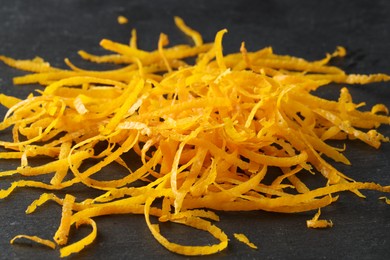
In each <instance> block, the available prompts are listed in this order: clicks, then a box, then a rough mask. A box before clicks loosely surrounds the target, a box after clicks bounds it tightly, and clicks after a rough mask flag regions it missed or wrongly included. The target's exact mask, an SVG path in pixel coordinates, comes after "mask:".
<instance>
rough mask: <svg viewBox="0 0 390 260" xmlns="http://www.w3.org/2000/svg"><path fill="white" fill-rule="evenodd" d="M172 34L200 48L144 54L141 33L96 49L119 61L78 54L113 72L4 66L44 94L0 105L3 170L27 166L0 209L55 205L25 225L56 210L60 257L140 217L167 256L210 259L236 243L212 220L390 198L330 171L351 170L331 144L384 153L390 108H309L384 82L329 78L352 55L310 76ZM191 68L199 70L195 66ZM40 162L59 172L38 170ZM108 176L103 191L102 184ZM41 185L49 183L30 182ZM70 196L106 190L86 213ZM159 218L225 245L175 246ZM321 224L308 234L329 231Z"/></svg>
mask: <svg viewBox="0 0 390 260" xmlns="http://www.w3.org/2000/svg"><path fill="white" fill-rule="evenodd" d="M175 22H176V25H177V26H178V27H179V28H180V29H181V30H182V31H183V33H185V34H186V35H188V36H189V37H191V38H192V39H193V42H194V45H193V46H192V45H188V44H182V45H176V46H173V47H169V46H168V37H167V35H165V34H161V35H160V40H159V41H158V44H157V45H156V50H154V51H145V50H142V49H139V48H138V47H137V39H136V31H135V30H133V31H132V33H131V35H132V38H131V40H130V43H129V44H121V43H118V42H114V41H111V40H108V39H104V40H102V41H101V43H100V44H101V46H102V47H103V48H104V49H106V50H107V51H110V52H112V53H113V54H107V55H101V56H98V55H93V54H90V53H87V52H85V51H80V52H79V54H80V56H81V57H82V58H84V59H86V60H89V61H91V62H95V63H114V64H121V65H122V66H121V67H119V68H117V69H112V70H102V71H95V70H86V69H81V68H78V67H76V66H75V65H74V64H72V63H71V62H70V60H68V59H66V60H65V62H66V64H67V65H68V66H69V69H61V68H55V67H52V66H51V65H50V64H49V63H48V62H46V61H44V60H43V59H41V58H34V59H32V60H15V59H12V58H9V57H5V56H0V60H2V61H3V62H4V63H6V64H7V65H9V66H12V67H15V68H17V69H21V70H26V71H29V72H31V73H30V74H27V75H24V76H18V77H15V78H14V83H15V84H35V83H38V84H41V85H43V86H44V89H43V90H40V91H38V92H36V93H32V94H30V95H29V96H28V97H27V98H26V99H24V100H21V99H18V98H14V97H10V96H7V95H4V94H2V95H0V102H1V104H3V105H4V106H6V107H7V108H8V109H9V110H8V112H7V113H6V115H5V118H4V120H3V121H2V122H1V123H0V129H1V130H6V129H11V132H12V140H11V141H6V140H4V141H0V145H1V146H2V147H3V148H5V149H3V151H2V152H1V153H0V158H3V159H15V158H16V159H20V161H21V165H20V166H19V167H17V168H16V169H14V170H8V171H4V172H1V173H0V176H1V177H5V176H7V177H8V178H10V176H14V177H13V178H16V180H15V181H14V182H13V183H12V184H11V186H10V187H9V188H8V189H4V190H0V198H5V197H7V196H9V195H10V194H11V193H12V192H13V191H14V190H15V189H17V188H21V187H35V188H38V189H41V190H47V191H50V193H44V194H42V196H41V197H40V198H38V199H37V200H36V201H34V202H32V204H31V205H30V207H29V208H28V209H27V213H32V212H34V211H35V209H36V208H37V207H39V206H42V204H44V203H45V202H46V201H49V200H51V201H55V202H56V203H58V204H59V205H62V207H63V210H62V218H61V223H60V225H59V228H58V230H57V232H56V233H55V234H53V241H55V243H56V244H57V246H58V247H60V252H61V256H67V255H69V254H72V253H75V252H78V251H80V250H82V249H83V248H84V247H85V246H87V245H89V244H90V243H92V242H93V241H94V240H95V238H96V234H97V226H96V223H95V221H94V220H93V219H94V217H97V216H101V215H110V214H125V213H128V214H143V215H144V216H145V220H146V224H147V226H148V228H149V229H150V231H151V233H152V235H153V236H154V237H155V238H156V239H157V240H158V242H160V243H161V244H162V245H163V246H164V247H166V248H167V249H169V250H171V251H173V252H176V253H179V254H184V255H207V254H213V253H216V252H219V251H221V250H224V249H225V248H226V247H227V245H228V236H227V235H226V234H225V233H224V232H223V231H222V230H221V229H220V228H218V227H217V226H216V225H215V222H216V221H218V220H219V218H218V216H217V215H216V214H215V213H214V212H212V211H210V210H225V211H249V210H265V211H273V212H288V213H293V212H302V211H310V210H318V209H319V208H323V207H325V206H327V205H329V204H331V203H332V202H334V201H336V200H337V196H336V193H338V192H341V191H353V192H354V193H356V194H357V195H358V196H361V197H363V194H361V192H360V190H362V189H371V190H377V191H380V192H384V193H388V192H390V186H382V185H379V184H376V183H368V182H357V181H354V180H352V179H351V178H349V177H347V176H345V175H344V174H343V173H341V172H340V171H338V170H337V169H336V168H335V167H334V166H332V164H330V163H329V161H331V160H333V161H336V162H341V163H344V164H350V162H349V160H348V159H347V158H346V157H345V155H344V154H343V150H342V149H339V148H336V147H333V146H331V145H330V144H329V142H327V141H328V140H332V139H336V140H344V139H359V140H361V141H363V142H365V143H367V144H368V145H371V146H373V147H375V148H378V147H379V146H380V144H381V143H382V142H387V141H389V139H388V138H387V137H385V136H383V135H382V134H380V133H378V132H377V130H376V128H377V127H378V126H380V125H382V124H389V123H390V117H389V116H388V109H387V108H386V106H385V105H384V104H378V105H376V106H374V107H373V108H372V110H371V111H362V110H361V105H362V104H355V103H354V102H353V100H352V97H351V95H350V93H349V92H348V89H347V88H345V87H344V88H342V89H341V93H340V97H339V99H338V100H327V99H324V98H321V97H318V96H316V95H314V94H313V91H315V90H316V89H318V88H319V87H322V86H324V87H325V86H326V85H328V84H329V83H332V82H333V83H343V84H366V83H370V82H377V81H388V80H390V76H388V75H386V74H374V75H355V74H353V75H350V74H346V73H345V72H344V71H343V70H341V69H340V68H338V67H335V66H331V65H329V64H328V63H329V61H330V60H331V59H332V58H334V57H342V56H344V55H345V54H346V51H345V49H344V48H342V47H338V48H337V49H336V51H335V52H334V53H332V54H327V55H326V57H325V58H324V59H321V60H317V61H312V62H311V61H307V60H305V59H302V58H297V57H292V56H286V55H277V54H275V53H273V50H272V48H270V47H267V48H264V49H261V50H259V51H254V52H250V51H248V50H247V49H246V48H245V44H244V43H243V44H242V45H241V48H240V52H238V53H232V54H228V55H225V54H223V50H222V38H223V36H224V34H225V33H226V32H227V30H221V31H219V32H218V33H217V34H216V36H215V40H214V42H211V43H204V42H203V39H202V36H201V35H200V34H199V33H198V32H196V31H195V30H193V29H191V28H190V27H188V26H187V25H186V24H185V23H184V22H183V20H182V19H180V18H178V17H176V18H175ZM191 57H193V60H195V62H194V63H189V60H190V59H188V58H191ZM129 153H135V154H138V156H139V158H140V163H139V166H138V167H137V168H134V167H133V165H134V163H132V162H131V161H127V160H126V156H127V155H128V154H129ZM35 157H46V158H51V159H52V160H51V161H50V162H46V163H44V164H42V165H36V164H32V165H31V164H30V162H31V161H32V160H33V159H34V158H35ZM91 162H92V163H91ZM112 164H117V165H119V166H120V167H122V168H123V171H124V172H126V174H123V175H122V176H121V177H115V178H114V177H111V175H110V168H108V170H107V169H106V170H105V171H103V168H104V167H106V166H109V165H112ZM102 171H103V173H104V174H105V175H106V176H105V178H100V177H98V174H99V173H100V174H101V173H102ZM107 172H108V173H107ZM305 174H315V175H317V176H318V179H322V180H323V186H322V187H319V188H311V187H310V186H309V185H307V184H305V180H304V179H305V178H304V176H305ZM17 175H19V176H21V177H17ZM38 175H50V176H52V178H51V180H50V181H46V182H44V181H39V180H37V179H36V178H32V177H35V176H38ZM115 176H118V175H115ZM264 179H268V182H264ZM269 180H272V181H269ZM134 183H136V184H137V185H133V184H134ZM75 184H84V185H85V186H87V187H88V188H92V189H97V190H101V195H99V196H97V197H91V198H88V199H86V200H83V201H80V199H78V198H77V196H76V194H68V195H66V196H65V197H64V198H61V197H59V195H58V194H56V190H65V191H68V188H69V187H71V186H73V185H75ZM62 194H63V193H62ZM159 205H160V206H159ZM151 216H153V217H157V219H158V220H159V221H160V222H166V221H171V222H175V223H179V224H183V225H187V226H190V227H194V228H196V229H200V230H204V231H206V232H208V233H210V234H211V235H212V236H213V237H215V238H216V240H217V241H218V242H216V243H215V244H213V245H199V246H193V245H181V244H177V243H174V242H171V241H169V240H168V239H167V238H166V237H165V236H163V234H162V233H160V229H159V225H158V224H156V223H155V222H154V221H155V220H153V219H152V218H151ZM318 216H319V213H318V214H317V215H316V216H315V218H314V219H313V220H311V221H309V222H310V223H309V222H308V225H309V226H312V227H320V226H321V227H325V226H330V223H331V222H324V223H322V222H323V221H322V222H321V220H318ZM81 224H86V225H89V226H91V227H92V231H91V233H90V234H89V235H88V236H86V237H85V238H83V239H82V240H80V241H78V242H75V243H71V244H68V242H67V240H68V235H69V229H70V228H71V227H72V226H73V225H76V226H77V225H81ZM17 238H27V239H30V240H34V241H36V242H38V243H43V244H46V245H48V246H50V247H55V244H54V243H53V242H50V241H49V242H48V240H43V239H40V238H39V237H35V236H26V235H20V236H16V237H15V238H14V239H13V240H11V242H13V241H14V240H15V239H17ZM239 238H242V236H239ZM248 243H249V242H248ZM254 247H255V246H254Z"/></svg>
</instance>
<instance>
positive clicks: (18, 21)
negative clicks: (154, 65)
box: [0, 0, 390, 259]
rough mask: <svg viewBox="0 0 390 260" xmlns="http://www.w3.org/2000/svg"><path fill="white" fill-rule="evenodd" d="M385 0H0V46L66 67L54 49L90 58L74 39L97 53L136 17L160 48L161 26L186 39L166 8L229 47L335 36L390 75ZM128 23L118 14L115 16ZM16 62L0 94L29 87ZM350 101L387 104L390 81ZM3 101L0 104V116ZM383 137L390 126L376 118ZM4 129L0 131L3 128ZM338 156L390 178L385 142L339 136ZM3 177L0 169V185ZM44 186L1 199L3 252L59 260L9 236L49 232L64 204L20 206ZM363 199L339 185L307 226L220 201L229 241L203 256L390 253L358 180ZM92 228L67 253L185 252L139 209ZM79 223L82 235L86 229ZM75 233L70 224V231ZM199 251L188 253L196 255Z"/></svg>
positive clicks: (182, 232) (179, 234) (314, 53)
mask: <svg viewBox="0 0 390 260" xmlns="http://www.w3.org/2000/svg"><path fill="white" fill-rule="evenodd" d="M389 14H390V1H388V0H379V1H375V0H369V1H363V0H359V1H333V0H332V1H310V0H298V1H288V0H280V1H271V0H267V1H246V0H241V1H239V0H237V1H220V0H206V1H204V0H201V1H195V0H194V1H173V0H162V1H146V0H144V1H141V0H137V1H128V0H121V1H104V0H67V1H63V0H35V1H34V0H2V1H1V3H0V55H7V56H11V57H14V58H21V59H29V58H33V57H35V56H40V57H43V58H45V59H46V60H48V61H50V62H51V64H52V65H55V66H60V67H61V66H62V67H64V62H63V59H64V58H65V57H68V58H70V59H71V60H72V61H73V62H74V63H76V64H81V65H83V66H88V65H87V64H86V63H85V62H84V63H83V61H81V59H80V58H79V57H78V56H77V51H78V50H80V49H83V50H86V51H89V52H91V53H103V51H102V50H101V48H100V47H99V45H98V43H99V41H100V40H101V39H103V38H108V39H111V40H114V41H118V42H124V43H126V42H128V39H129V36H130V30H131V29H132V28H136V29H137V32H138V38H139V43H138V44H139V46H140V47H141V48H143V49H146V50H152V49H155V48H156V47H157V40H158V36H159V33H160V32H164V33H166V34H168V36H169V37H170V42H171V44H178V43H187V42H188V39H187V38H186V37H184V36H183V35H182V34H181V33H180V32H179V30H178V29H177V28H176V27H175V25H174V22H173V16H175V15H177V16H180V17H182V18H183V19H184V20H185V21H186V22H187V23H188V24H189V25H190V26H192V27H193V28H195V29H197V30H198V31H199V32H201V33H202V35H203V36H204V39H205V40H206V41H212V40H213V38H214V35H215V33H216V32H217V31H218V30H220V29H222V28H227V29H228V31H229V32H228V34H227V35H226V37H225V38H224V51H225V52H226V53H228V52H237V51H238V50H239V47H240V43H241V42H242V41H245V42H246V46H247V48H248V49H249V50H257V49H260V48H263V47H266V46H272V47H273V49H274V51H275V52H276V53H280V54H290V55H295V56H300V57H303V58H306V59H308V60H315V59H319V58H321V57H323V55H324V54H325V53H326V52H332V51H333V50H334V49H335V48H336V46H339V45H341V46H344V47H346V49H347V50H348V55H347V56H346V57H345V58H344V59H341V60H338V61H337V65H339V66H341V67H342V68H344V69H345V70H346V71H347V72H351V73H376V72H383V73H388V74H390V15H389ZM119 15H123V16H125V17H127V18H128V19H129V22H128V23H127V24H124V25H120V24H118V22H117V17H118V16H119ZM22 74H23V73H22V72H19V71H17V70H14V69H11V68H8V67H7V66H5V65H4V64H0V88H1V92H2V93H6V94H12V95H16V96H19V97H26V95H28V93H30V92H32V91H33V90H34V89H35V88H36V87H37V86H13V85H12V77H13V76H16V75H22ZM338 91H339V86H329V87H328V88H327V87H325V89H324V90H323V94H324V95H328V96H329V97H332V96H333V97H335V96H337V95H338V94H339V92H338ZM350 91H351V93H352V95H353V98H354V100H355V102H362V101H366V103H367V109H368V108H369V107H370V106H371V105H373V104H375V103H384V104H386V105H387V106H390V100H389V96H390V83H375V84H371V85H367V86H351V87H350ZM4 113H5V110H4V109H2V110H1V114H2V115H4ZM381 131H382V133H384V134H385V135H387V136H390V127H389V126H385V127H383V128H381ZM0 137H1V138H4V135H3V134H1V135H0ZM346 145H347V150H346V152H345V153H346V155H347V156H348V158H349V159H350V161H351V162H352V166H344V165H338V164H337V165H336V164H335V165H336V166H337V167H338V169H340V170H341V171H342V172H344V173H345V174H346V175H348V176H350V177H352V178H354V179H355V180H360V181H374V182H378V183H381V184H383V185H390V144H389V143H385V144H383V145H382V146H381V148H380V149H378V150H376V149H374V148H371V147H368V146H367V145H365V144H362V143H361V142H358V141H348V142H346ZM17 163H18V162H17V161H0V169H1V170H4V169H10V168H12V167H15V166H16V165H17ZM11 181H12V179H9V178H4V179H2V180H0V188H1V189H4V188H6V187H7V186H8V185H9V183H10V182H11ZM41 192H42V191H39V190H36V189H19V190H17V191H16V192H15V193H14V194H13V195H12V196H10V197H9V198H7V199H4V200H1V201H0V258H1V259H56V258H58V257H59V252H58V251H57V250H51V249H47V248H46V247H43V246H40V245H36V244H31V243H26V244H16V245H10V244H9V240H10V239H11V238H12V237H13V236H15V235H17V234H31V235H39V236H41V237H45V238H51V237H52V236H53V234H54V232H55V230H56V228H57V226H58V224H59V220H60V214H61V213H60V212H61V209H60V207H58V205H55V204H54V203H48V204H47V205H45V206H43V207H42V208H41V209H39V210H37V211H36V212H35V213H34V214H31V215H26V214H25V213H24V211H25V209H26V207H27V206H28V205H29V204H30V203H31V202H32V201H33V200H34V199H36V198H37V197H38V196H39V194H40V193H41ZM364 194H365V195H367V198H366V199H360V198H358V197H356V196H355V195H353V194H351V193H342V194H341V196H340V199H339V201H338V202H337V203H335V204H333V205H331V206H329V207H327V208H325V209H323V211H322V217H323V218H325V219H331V220H332V221H333V222H334V227H333V228H331V229H325V230H314V229H308V228H306V220H307V219H310V218H311V217H312V216H313V214H314V212H306V213H300V214H277V213H269V212H263V211H256V212H225V213H222V212H218V214H219V215H220V218H221V221H220V222H219V223H218V224H217V225H218V226H219V227H221V228H222V229H223V230H224V231H225V232H226V233H227V235H228V236H229V237H230V238H231V240H230V243H229V246H228V248H227V249H226V250H224V251H223V252H221V253H218V254H216V255H213V256H208V257H203V258H205V259H219V258H229V259H241V258H247V259H390V206H389V205H387V204H385V203H384V202H383V201H382V200H379V199H378V197H380V196H382V195H383V194H380V193H378V192H372V191H366V192H364ZM96 221H97V224H98V232H99V233H98V237H97V239H96V242H95V243H93V244H92V245H90V246H88V248H86V249H85V250H84V251H83V252H81V253H80V254H78V255H74V256H71V257H70V258H75V259H137V258H160V259H182V258H185V257H183V256H179V255H176V254H173V253H171V252H169V251H167V250H166V249H164V248H163V247H162V246H161V245H160V244H159V243H158V242H157V241H156V240H155V239H154V238H153V236H152V235H151V233H150V232H149V230H148V228H147V226H146V223H145V220H144V217H143V216H142V215H119V216H108V217H99V218H96ZM164 228H165V232H166V233H168V234H169V235H168V236H169V237H170V238H172V239H173V240H175V241H179V242H180V241H181V242H186V243H189V244H199V243H200V244H201V243H208V242H210V241H211V242H213V241H212V240H208V239H209V235H208V234H204V233H199V232H196V231H194V230H192V229H187V228H183V227H177V226H176V225H166V226H165V227H164ZM88 231H89V230H88V228H85V229H83V228H81V230H80V233H81V234H79V236H80V237H81V236H82V235H84V234H87V233H88ZM233 233H245V234H246V235H247V236H248V237H249V238H250V240H251V241H252V242H254V243H255V244H257V245H258V247H259V248H258V250H252V249H250V248H248V247H247V246H245V245H244V244H241V243H240V242H238V241H236V240H235V239H234V238H233ZM76 236H78V235H76ZM195 258H196V257H195Z"/></svg>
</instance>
